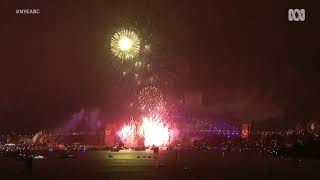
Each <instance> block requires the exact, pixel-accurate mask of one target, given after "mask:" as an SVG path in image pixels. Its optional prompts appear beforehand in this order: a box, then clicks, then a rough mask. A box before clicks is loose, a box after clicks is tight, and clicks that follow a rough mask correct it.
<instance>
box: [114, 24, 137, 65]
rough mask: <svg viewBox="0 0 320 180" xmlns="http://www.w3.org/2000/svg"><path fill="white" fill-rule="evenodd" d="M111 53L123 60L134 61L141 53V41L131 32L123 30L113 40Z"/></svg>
mask: <svg viewBox="0 0 320 180" xmlns="http://www.w3.org/2000/svg"><path fill="white" fill-rule="evenodd" d="M111 52H112V53H113V55H115V56H116V57H118V58H120V59H121V60H129V59H134V58H135V57H137V56H138V54H139V52H140V39H139V37H138V35H137V34H136V33H135V32H134V31H131V30H121V31H119V32H117V33H116V34H115V35H114V36H113V37H112V39H111Z"/></svg>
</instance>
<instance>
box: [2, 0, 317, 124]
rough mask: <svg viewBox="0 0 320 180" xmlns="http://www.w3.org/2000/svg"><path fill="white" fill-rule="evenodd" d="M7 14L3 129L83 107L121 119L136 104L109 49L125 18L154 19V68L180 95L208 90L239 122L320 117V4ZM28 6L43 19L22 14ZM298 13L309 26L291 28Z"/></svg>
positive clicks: (114, 4) (210, 99)
mask: <svg viewBox="0 0 320 180" xmlns="http://www.w3.org/2000/svg"><path fill="white" fill-rule="evenodd" d="M0 7H1V12H0V15H1V17H0V20H1V22H0V29H1V33H0V39H1V50H0V52H1V65H0V82H1V88H0V122H1V125H0V129H8V128H14V129H24V128H31V127H33V128H34V127H36V128H48V127H54V126H56V125H57V124H59V123H61V122H63V121H65V120H66V118H67V117H69V116H70V115H71V114H72V113H74V112H77V111H79V110H80V109H81V108H83V107H99V108H101V109H103V111H104V113H105V114H106V117H107V118H110V119H111V118H114V119H116V118H117V117H119V116H120V115H119V114H121V113H122V111H123V110H122V108H123V103H124V102H126V100H125V98H123V97H122V96H121V93H119V92H122V91H121V89H119V88H121V86H118V85H117V83H119V82H117V79H119V78H118V75H119V74H118V69H116V68H115V67H114V66H113V63H112V61H113V60H114V59H113V58H112V55H111V53H110V51H109V50H108V49H107V48H106V44H107V43H109V40H108V37H109V36H110V35H111V33H112V31H113V29H114V28H115V27H116V26H119V22H121V21H120V20H121V19H125V18H129V19H130V18H132V19H133V18H134V17H135V19H136V20H137V21H144V20H145V19H148V20H150V21H151V28H150V32H151V33H152V36H153V44H152V45H153V47H155V48H154V49H153V50H154V51H153V52H152V53H153V56H154V59H153V61H156V62H155V64H156V65H159V68H158V71H159V72H160V71H161V72H162V71H164V72H172V73H173V74H174V77H170V76H169V77H166V78H168V79H169V80H171V85H170V88H171V92H172V94H174V93H177V92H190V91H201V92H203V96H204V97H203V98H204V100H203V103H204V105H205V106H208V107H213V109H214V111H216V112H217V113H221V112H222V111H223V112H224V113H228V112H230V114H233V115H234V116H235V117H236V118H237V119H242V118H249V119H253V120H257V121H260V120H262V121H266V122H268V119H270V117H273V118H274V119H276V120H277V121H280V122H279V123H280V124H290V123H295V122H297V121H301V120H319V119H320V105H319V102H320V94H319V92H320V80H319V78H320V66H319V65H320V63H319V60H320V56H319V53H320V45H319V42H320V35H319V32H320V16H319V12H320V11H319V9H320V6H319V4H317V3H316V1H300V2H299V1H276V0H271V1H270V0H269V1H237V0H233V1H193V2H192V1H191V2H188V1H181V2H171V1H154V2H153V3H150V1H147V0H145V1H132V0H130V1H129V0H128V1H106V0H105V1H94V2H93V1H74V2H64V1H61V2H55V1H45V0H39V1H33V0H32V1H20V2H19V1H16V0H13V1H10V0H5V1H3V2H1V6H0ZM19 8H21V9H23V8H28V9H40V10H41V13H40V14H39V15H17V14H15V11H16V9H19ZM289 8H304V9H306V21H305V22H289V21H288V14H287V11H288V9H289ZM160 74H161V73H160ZM175 77H178V78H176V80H173V79H175ZM251 109H254V110H252V111H254V113H252V114H254V115H252V116H251V115H248V113H247V114H246V113H244V111H245V112H248V111H249V110H251ZM243 114H245V115H243ZM266 114H268V116H266ZM269 114H271V115H270V116H269ZM270 122H271V121H270Z"/></svg>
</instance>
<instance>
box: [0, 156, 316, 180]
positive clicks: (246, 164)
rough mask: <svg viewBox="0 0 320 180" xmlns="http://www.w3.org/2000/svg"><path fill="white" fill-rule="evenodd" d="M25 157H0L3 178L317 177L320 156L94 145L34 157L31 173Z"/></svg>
mask: <svg viewBox="0 0 320 180" xmlns="http://www.w3.org/2000/svg"><path fill="white" fill-rule="evenodd" d="M24 166H25V164H24V162H21V161H17V160H15V159H8V158H2V159H0V173H1V178H0V179H3V180H6V179H79V180H81V179H94V180H96V179H104V180H109V179H110V180H111V179H112V180H120V179H130V180H133V179H139V180H140V179H151V180H155V179H183V180H186V179H255V180H257V179H268V180H270V179H282V180H283V179H320V171H319V167H320V160H312V159H302V160H297V159H275V158H265V157H259V156H256V155H254V154H249V153H225V155H224V156H223V155H222V153H215V152H180V153H176V152H161V153H160V154H159V157H158V158H155V157H154V155H153V153H152V152H143V151H141V152H140V151H121V152H110V151H96V152H87V153H80V154H78V157H77V158H76V159H57V158H53V157H52V158H50V157H49V158H47V159H43V160H33V168H32V174H31V175H27V174H25V173H23V168H24Z"/></svg>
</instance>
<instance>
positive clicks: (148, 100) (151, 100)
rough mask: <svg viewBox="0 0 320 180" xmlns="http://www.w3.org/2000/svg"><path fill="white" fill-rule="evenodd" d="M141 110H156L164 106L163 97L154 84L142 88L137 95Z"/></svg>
mask: <svg viewBox="0 0 320 180" xmlns="http://www.w3.org/2000/svg"><path fill="white" fill-rule="evenodd" d="M138 100H139V103H140V105H141V107H142V109H143V110H148V111H149V112H151V111H158V110H160V109H162V108H163V107H164V98H163V95H162V93H161V91H160V90H159V89H158V88H156V87H154V86H147V87H145V88H143V89H142V90H141V91H140V93H139V97H138Z"/></svg>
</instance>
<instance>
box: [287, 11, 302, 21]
mask: <svg viewBox="0 0 320 180" xmlns="http://www.w3.org/2000/svg"><path fill="white" fill-rule="evenodd" d="M305 19H306V14H305V10H304V9H289V10H288V20H289V21H304V20H305Z"/></svg>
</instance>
